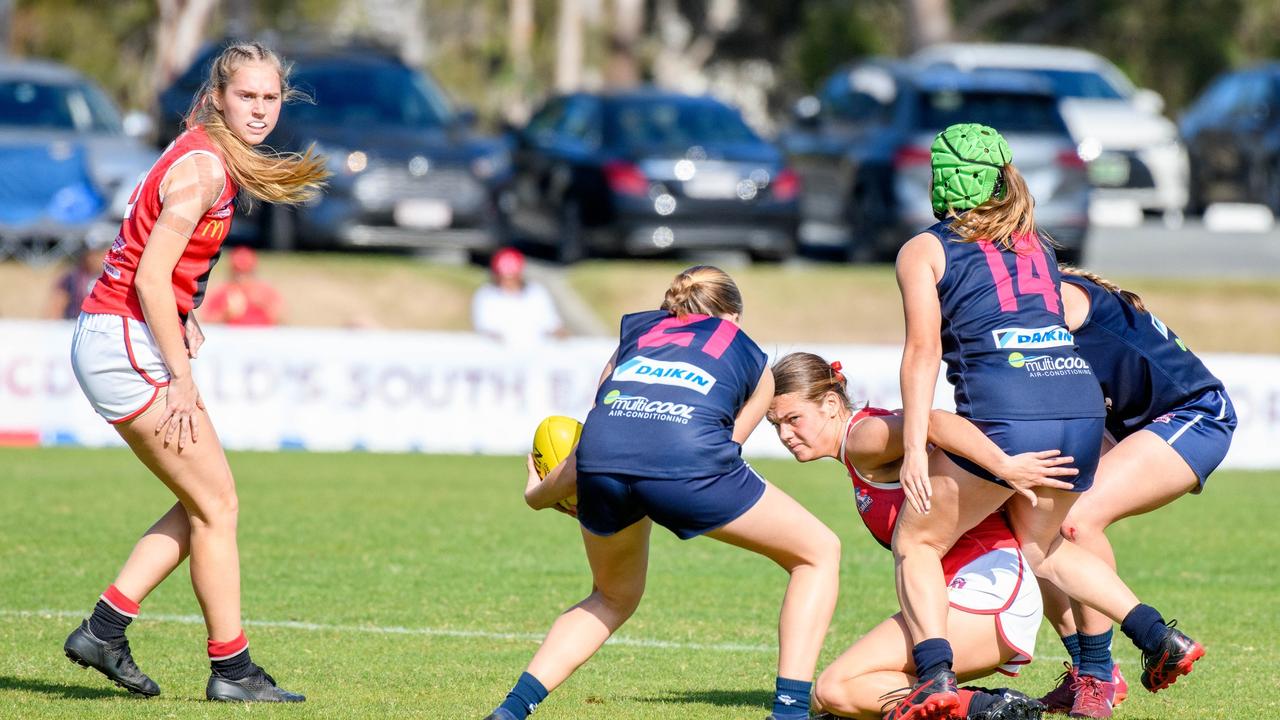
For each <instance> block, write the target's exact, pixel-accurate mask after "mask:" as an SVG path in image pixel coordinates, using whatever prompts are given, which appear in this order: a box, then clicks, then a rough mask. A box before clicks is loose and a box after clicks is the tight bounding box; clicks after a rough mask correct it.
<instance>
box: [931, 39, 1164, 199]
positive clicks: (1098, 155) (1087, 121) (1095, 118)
mask: <svg viewBox="0 0 1280 720" xmlns="http://www.w3.org/2000/svg"><path fill="white" fill-rule="evenodd" d="M911 61H912V62H913V63H916V64H917V65H919V66H920V67H923V68H926V69H927V68H930V67H948V68H955V69H958V70H962V71H968V70H977V69H982V70H1018V71H1022V72H1032V73H1035V74H1038V75H1041V76H1043V77H1044V78H1046V79H1047V80H1048V81H1049V83H1050V84H1051V85H1052V87H1053V91H1054V93H1055V94H1056V95H1057V96H1058V97H1059V98H1060V99H1061V106H1062V115H1063V117H1064V118H1065V119H1066V121H1067V126H1068V128H1070V130H1071V135H1072V137H1073V138H1074V139H1075V140H1076V142H1077V143H1079V146H1078V148H1079V153H1080V157H1081V159H1083V160H1085V161H1086V162H1087V163H1088V164H1089V177H1090V181H1091V182H1092V183H1093V185H1094V186H1095V187H1096V188H1097V197H1098V198H1099V199H1106V200H1121V201H1128V202H1131V203H1136V204H1137V205H1138V206H1139V207H1141V208H1142V209H1143V210H1147V211H1156V212H1162V213H1165V214H1166V217H1167V218H1181V213H1182V209H1183V207H1184V206H1185V205H1186V203H1187V182H1188V175H1189V170H1188V164H1187V151H1186V148H1184V147H1183V145H1182V143H1181V142H1180V141H1179V139H1178V129H1177V126H1175V125H1174V124H1173V122H1172V121H1170V120H1169V119H1168V118H1166V117H1165V116H1164V115H1163V114H1162V111H1163V110H1164V99H1163V98H1161V97H1160V95H1159V94H1157V93H1156V92H1155V91H1154V90H1147V89H1136V88H1134V86H1133V84H1132V83H1130V82H1129V79H1128V78H1126V77H1125V76H1124V73H1122V72H1120V69H1119V68H1117V67H1116V66H1115V65H1113V64H1111V62H1110V61H1108V60H1107V59H1106V58H1103V57H1101V56H1099V55H1096V54H1094V53H1091V52H1089V51H1087V50H1080V49H1076V48H1066V47H1051V46H1047V45H1017V44H982V43H972V44H966V43H949V44H942V45H934V46H931V47H927V48H924V49H922V50H920V51H918V52H917V53H916V54H915V55H914V56H912V58H911Z"/></svg>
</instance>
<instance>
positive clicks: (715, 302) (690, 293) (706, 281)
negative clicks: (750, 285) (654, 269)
mask: <svg viewBox="0 0 1280 720" xmlns="http://www.w3.org/2000/svg"><path fill="white" fill-rule="evenodd" d="M660 309H662V310H666V311H667V312H670V313H672V314H674V315H675V316H676V317H683V316H685V315H710V316H713V317H714V316H718V315H738V316H739V317H741V316H742V293H741V292H739V291H738V286H737V285H735V284H734V282H733V278H731V277H729V275H728V273H726V272H725V271H723V270H721V269H720V268H718V267H713V266H711V265H694V266H693V267H691V268H689V269H687V270H685V271H683V272H681V273H680V274H679V275H676V277H675V279H674V280H672V281H671V287H669V288H667V294H666V295H665V296H664V297H663V298H662V307H661V308H660Z"/></svg>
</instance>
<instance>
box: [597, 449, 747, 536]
mask: <svg viewBox="0 0 1280 720" xmlns="http://www.w3.org/2000/svg"><path fill="white" fill-rule="evenodd" d="M764 488H765V484H764V480H763V479H762V478H761V477H760V476H759V475H757V474H756V472H755V471H754V470H752V469H751V466H749V465H747V464H746V463H743V464H741V465H739V466H738V467H737V468H736V469H734V470H730V471H729V472H727V473H725V474H724V475H713V476H711V477H704V478H694V479H692V480H670V479H662V478H650V477H643V476H639V475H613V474H604V473H583V472H579V473H578V522H579V523H581V524H582V527H584V528H586V529H587V531H588V532H590V533H591V534H593V535H601V536H607V535H613V534H614V533H616V532H618V531H620V530H623V529H625V528H627V527H630V526H631V525H633V524H635V523H636V522H637V521H639V520H640V519H642V518H644V517H645V516H648V517H650V518H652V519H653V521H654V522H656V523H658V524H659V525H661V526H663V527H665V528H666V529H668V530H670V531H671V532H673V533H675V534H676V536H677V537H679V538H680V539H681V540H688V539H689V538H694V537H697V536H699V535H702V534H703V533H707V532H710V531H712V530H715V529H717V528H721V527H724V526H725V525H727V524H729V523H730V522H732V521H733V520H736V519H737V518H738V517H739V516H741V515H742V514H743V513H745V512H746V511H748V510H750V509H751V507H752V506H754V505H755V504H756V502H757V501H759V500H760V496H761V495H764Z"/></svg>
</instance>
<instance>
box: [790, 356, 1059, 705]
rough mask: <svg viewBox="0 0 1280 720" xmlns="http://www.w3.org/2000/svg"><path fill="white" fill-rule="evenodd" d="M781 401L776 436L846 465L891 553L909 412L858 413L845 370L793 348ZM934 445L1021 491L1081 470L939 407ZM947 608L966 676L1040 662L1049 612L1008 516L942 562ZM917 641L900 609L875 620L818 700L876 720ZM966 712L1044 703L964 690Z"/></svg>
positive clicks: (806, 454) (804, 456)
mask: <svg viewBox="0 0 1280 720" xmlns="http://www.w3.org/2000/svg"><path fill="white" fill-rule="evenodd" d="M773 376H774V391H773V392H774V397H773V404H772V405H771V406H770V408H769V414H768V419H769V421H770V422H771V423H773V425H774V427H775V428H776V429H777V431H778V439H779V440H781V441H782V444H783V445H785V446H786V447H787V449H788V450H790V451H791V454H792V455H794V456H795V458H796V459H797V460H799V461H800V462H810V461H812V460H816V459H818V458H828V457H829V458H837V459H839V460H840V461H841V462H843V463H844V466H845V469H846V470H847V471H848V473H849V479H850V480H852V481H853V490H854V499H855V501H856V503H857V508H858V514H859V516H860V517H861V518H862V521H863V523H865V524H866V526H867V530H869V531H870V532H871V534H872V535H873V536H874V537H875V538H876V540H877V541H879V542H880V543H881V544H882V545H884V546H885V547H886V548H887V547H889V543H890V541H891V539H892V537H893V527H894V524H895V522H896V521H897V517H898V513H899V511H900V509H901V507H902V503H903V499H904V495H903V492H902V488H901V486H900V485H899V483H898V469H899V468H900V467H901V465H902V415H901V414H900V413H893V412H888V411H886V410H880V409H877V408H872V407H869V406H868V407H864V408H861V409H857V410H855V409H854V407H853V405H852V403H850V401H849V397H848V395H847V393H846V382H845V376H844V373H843V372H841V368H840V365H839V363H834V364H830V365H829V364H827V362H826V361H825V360H823V359H822V358H820V357H818V356H817V355H814V354H812V353H803V352H800V353H792V354H790V355H787V356H786V357H784V358H782V359H780V360H778V361H777V362H776V363H774V366H773ZM929 440H930V442H933V443H935V444H937V445H939V446H940V447H944V448H946V449H948V450H950V451H952V452H955V453H957V454H960V455H963V456H964V457H967V458H970V459H971V460H973V461H974V462H976V463H978V464H979V465H981V466H983V467H985V468H987V469H989V470H990V471H991V472H992V473H994V474H995V475H996V476H997V477H1000V478H1003V479H1005V480H1006V481H1008V482H1009V483H1011V484H1013V485H1014V486H1015V487H1018V488H1022V490H1023V491H1024V492H1027V493H1031V490H1030V488H1032V487H1034V486H1035V485H1039V484H1048V485H1050V486H1052V487H1060V488H1070V487H1071V485H1070V484H1069V483H1065V482H1062V481H1060V480H1054V478H1056V477H1070V476H1072V475H1075V474H1076V470H1075V469H1074V468H1068V467H1064V465H1065V464H1066V463H1069V462H1071V460H1072V458H1070V457H1058V453H1057V451H1056V450H1049V451H1045V452H1038V453H1023V454H1021V455H1018V456H1016V457H1012V458H1011V457H1009V456H1008V455H1006V454H1005V453H1004V452H1003V451H1002V450H1000V448H998V447H996V445H995V443H993V442H991V440H989V439H988V438H987V437H986V436H985V435H983V434H982V431H981V430H979V429H978V428H977V427H975V426H974V425H973V424H972V423H970V422H968V421H967V420H965V419H964V418H961V417H959V416H956V415H953V414H951V413H947V412H943V411H941V410H934V411H933V413H932V415H931V419H930V421H929ZM942 566H943V570H944V578H945V580H946V582H947V597H948V600H949V603H950V609H949V610H948V613H947V640H948V641H949V642H950V643H951V644H952V645H953V646H954V647H956V648H957V649H958V650H959V652H958V654H957V657H956V665H955V668H954V669H955V672H956V674H957V676H959V677H960V678H963V679H969V678H977V677H983V676H985V675H989V674H991V673H993V672H995V671H997V670H999V671H1001V672H1004V673H1006V674H1010V675H1013V674H1017V671H1018V669H1019V668H1020V667H1021V666H1022V665H1024V664H1026V663H1029V662H1030V661H1031V656H1032V654H1033V652H1034V651H1035V641H1036V631H1037V630H1038V629H1039V627H1040V619H1041V617H1042V615H1043V613H1042V604H1041V600H1040V589H1039V586H1038V585H1037V584H1036V582H1035V575H1034V574H1033V573H1032V572H1031V568H1030V566H1028V565H1027V562H1026V560H1025V559H1023V557H1022V553H1021V552H1019V550H1018V542H1017V540H1015V539H1014V537H1013V531H1012V530H1010V529H1009V525H1008V523H1006V522H1005V519H1004V516H1003V515H1002V514H1001V513H999V512H996V513H993V514H991V515H990V516H988V517H987V518H986V519H984V520H983V521H982V522H980V523H978V525H977V526H976V527H974V528H972V529H970V530H968V531H966V532H965V533H964V534H963V535H961V536H960V539H959V540H957V541H956V544H955V545H954V546H953V547H952V548H951V550H950V551H948V552H947V554H946V555H945V556H943V558H942ZM910 648H911V636H910V635H909V634H908V633H907V629H906V625H905V624H904V623H903V620H902V614H901V613H898V614H896V615H894V616H893V617H890V618H889V619H887V620H885V621H884V622H882V623H880V624H879V625H877V626H876V627H875V628H873V629H872V630H871V631H870V632H868V633H867V634H866V635H864V636H863V637H862V638H861V639H860V640H858V641H857V642H856V643H854V644H853V645H852V646H850V647H849V649H848V650H845V652H844V654H842V655H841V656H840V657H839V658H838V659H837V660H836V661H835V662H834V663H832V664H831V665H830V666H829V667H827V669H826V670H823V671H822V674H821V675H820V676H819V677H818V682H817V686H816V688H815V695H816V697H817V704H818V705H820V706H821V708H822V709H823V710H825V711H826V712H828V713H832V714H834V715H837V716H839V717H852V718H861V719H864V720H879V719H880V718H881V717H882V714H883V711H884V706H885V705H886V702H887V703H888V704H890V705H891V704H892V703H893V698H894V695H895V691H896V690H897V689H898V688H902V687H904V686H910V685H911V684H912V683H914V682H915V680H916V677H915V667H914V666H913V664H912V660H911V654H910V652H909V651H910ZM959 695H960V707H959V709H958V712H959V716H960V717H964V718H969V719H970V720H1033V719H1034V718H1038V717H1039V716H1040V712H1041V706H1040V705H1039V703H1037V702H1036V701H1034V700H1031V699H1030V698H1027V697H1026V696H1025V695H1022V694H1021V693H1017V692H1014V691H1003V690H1002V691H988V690H982V689H978V688H965V689H961V690H960V691H959Z"/></svg>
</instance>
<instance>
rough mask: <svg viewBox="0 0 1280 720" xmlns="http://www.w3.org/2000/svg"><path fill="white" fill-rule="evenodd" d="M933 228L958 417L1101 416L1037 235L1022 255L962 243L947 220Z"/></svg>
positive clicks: (1049, 258) (1052, 265) (1054, 266)
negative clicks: (942, 257) (940, 256)
mask: <svg viewBox="0 0 1280 720" xmlns="http://www.w3.org/2000/svg"><path fill="white" fill-rule="evenodd" d="M928 232H929V233H931V234H933V235H934V236H935V237H937V238H938V240H939V242H941V243H942V249H943V252H945V253H946V262H947V265H946V269H945V270H944V272H943V275H942V279H941V280H940V281H938V300H939V302H940V303H941V311H942V359H943V361H945V362H946V364H947V380H948V381H949V382H950V383H951V384H952V385H954V386H955V398H956V412H957V413H958V414H960V415H963V416H965V417H970V418H980V419H984V420H996V419H1000V420H1050V419H1061V420H1065V419H1069V418H1090V417H1092V418H1097V417H1103V416H1105V415H1106V410H1105V408H1104V406H1103V402H1102V392H1101V391H1100V390H1099V389H1098V383H1097V382H1096V381H1095V380H1094V378H1093V373H1092V372H1091V371H1090V369H1089V364H1088V363H1087V362H1086V361H1085V359H1084V358H1082V357H1080V355H1079V354H1077V353H1076V347H1075V341H1074V340H1073V339H1072V336H1071V333H1069V332H1067V330H1066V327H1065V326H1064V324H1063V319H1062V297H1061V295H1059V291H1058V263H1057V258H1056V257H1055V256H1054V254H1053V250H1052V249H1051V248H1045V247H1043V245H1042V244H1041V243H1040V242H1039V240H1038V239H1036V238H1027V239H1026V240H1024V241H1023V242H1021V243H1019V245H1018V252H1013V251H1008V250H1001V249H1000V247H999V246H997V245H994V244H993V243H991V242H988V241H979V242H963V241H961V240H960V237H959V236H958V235H957V234H955V233H954V232H952V230H951V226H950V223H949V222H947V221H943V222H940V223H938V224H936V225H934V226H933V227H930V228H929V229H928Z"/></svg>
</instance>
